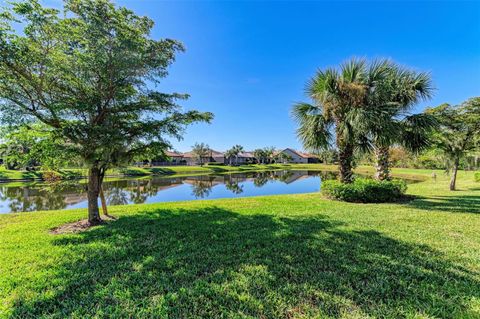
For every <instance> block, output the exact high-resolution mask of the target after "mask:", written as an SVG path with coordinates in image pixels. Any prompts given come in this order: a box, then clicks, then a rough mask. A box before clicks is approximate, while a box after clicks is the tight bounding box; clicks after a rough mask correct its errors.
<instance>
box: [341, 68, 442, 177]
mask: <svg viewBox="0 0 480 319" xmlns="http://www.w3.org/2000/svg"><path fill="white" fill-rule="evenodd" d="M385 65H386V66H387V68H388V72H387V76H385V77H384V78H383V79H382V80H381V81H378V82H377V83H376V85H375V90H372V91H371V92H369V94H367V99H366V105H365V106H364V107H362V108H358V109H356V110H354V111H353V112H352V113H351V114H350V116H351V117H355V119H353V120H352V122H355V123H358V126H357V129H360V130H361V131H363V135H366V136H368V138H370V139H371V142H372V144H373V151H374V155H375V168H376V173H375V177H376V179H378V180H387V179H390V168H389V150H390V147H391V146H392V145H394V144H397V145H402V146H403V147H404V148H405V149H407V150H409V151H412V152H418V151H420V150H422V149H425V148H426V147H428V145H429V132H430V131H431V129H432V128H433V126H434V125H435V119H434V118H433V117H432V116H430V115H428V114H425V113H421V114H411V113H410V110H411V109H412V108H413V106H414V105H415V104H417V103H418V102H419V101H421V100H427V99H429V98H430V97H431V95H432V91H433V89H432V84H431V78H430V75H429V74H428V73H423V72H414V71H411V70H408V69H406V68H403V67H400V66H398V65H396V64H394V63H392V62H385Z"/></svg>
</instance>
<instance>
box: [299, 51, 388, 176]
mask: <svg viewBox="0 0 480 319" xmlns="http://www.w3.org/2000/svg"><path fill="white" fill-rule="evenodd" d="M388 70H389V62H388V61H386V60H382V61H375V62H372V63H370V64H367V63H366V61H365V60H358V59H352V60H350V61H348V62H346V63H343V64H342V65H341V66H340V68H339V69H338V70H337V69H335V68H328V69H326V70H319V71H318V72H317V74H316V75H315V76H314V77H313V78H312V79H311V80H310V81H308V82H307V86H306V94H307V96H308V97H309V98H310V99H311V100H312V102H313V104H310V103H297V104H296V105H294V107H293V110H292V115H293V117H294V119H295V120H296V122H297V123H298V125H299V127H298V129H297V136H298V138H299V139H300V141H301V142H302V143H303V146H304V148H305V149H307V150H310V151H320V150H325V149H328V148H330V147H331V145H332V144H333V134H332V131H334V132H335V143H336V146H337V148H338V156H339V171H340V180H341V182H342V183H350V182H352V181H353V165H354V152H355V151H356V150H360V151H365V150H366V149H368V147H369V146H370V144H369V140H368V139H367V137H366V135H365V134H364V133H363V132H362V131H360V130H357V127H358V126H361V123H359V122H358V117H356V116H352V115H353V114H354V113H355V111H356V110H358V109H361V108H364V107H365V106H366V105H367V97H368V94H370V93H371V92H374V91H375V88H376V86H377V85H378V83H381V81H382V80H384V79H385V78H386V76H387V75H388Z"/></svg>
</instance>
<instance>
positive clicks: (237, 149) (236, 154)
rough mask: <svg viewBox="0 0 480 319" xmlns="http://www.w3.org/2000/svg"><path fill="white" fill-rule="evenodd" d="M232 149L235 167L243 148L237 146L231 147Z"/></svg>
mask: <svg viewBox="0 0 480 319" xmlns="http://www.w3.org/2000/svg"><path fill="white" fill-rule="evenodd" d="M232 149H233V150H234V154H235V165H238V155H239V154H240V153H242V152H243V151H244V149H243V146H242V145H238V144H237V145H235V146H234V147H232Z"/></svg>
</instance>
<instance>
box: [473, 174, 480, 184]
mask: <svg viewBox="0 0 480 319" xmlns="http://www.w3.org/2000/svg"><path fill="white" fill-rule="evenodd" d="M474 179H475V182H480V172H475V175H474Z"/></svg>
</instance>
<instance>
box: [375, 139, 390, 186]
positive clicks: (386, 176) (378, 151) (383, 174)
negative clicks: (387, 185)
mask: <svg viewBox="0 0 480 319" xmlns="http://www.w3.org/2000/svg"><path fill="white" fill-rule="evenodd" d="M388 151H389V147H388V146H378V147H376V148H375V160H376V163H375V170H376V172H375V179H377V180H379V181H384V180H390V168H389V154H388Z"/></svg>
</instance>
